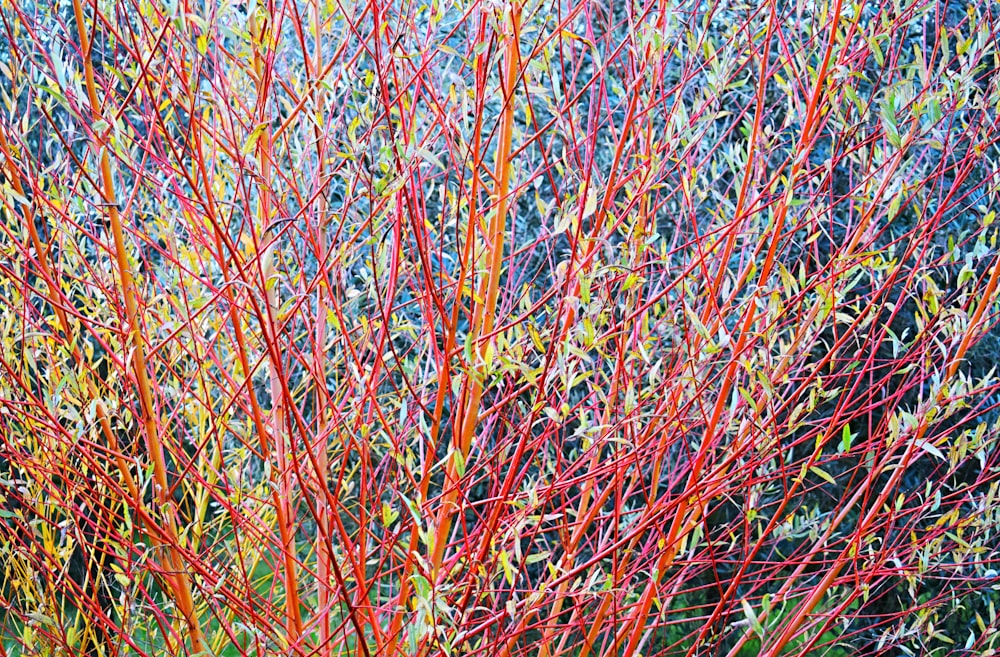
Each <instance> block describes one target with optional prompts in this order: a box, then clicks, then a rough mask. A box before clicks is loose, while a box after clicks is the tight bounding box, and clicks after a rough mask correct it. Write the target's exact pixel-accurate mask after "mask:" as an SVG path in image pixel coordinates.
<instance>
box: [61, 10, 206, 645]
mask: <svg viewBox="0 0 1000 657" xmlns="http://www.w3.org/2000/svg"><path fill="white" fill-rule="evenodd" d="M73 13H74V16H75V18H76V25H77V31H78V34H79V37H80V50H81V52H82V53H83V67H84V76H85V78H86V85H87V97H88V99H89V101H90V111H91V117H92V118H93V120H94V121H95V122H97V121H99V120H100V119H101V110H100V101H99V100H98V97H97V85H96V83H95V81H94V67H93V64H92V62H91V59H90V36H89V35H88V34H87V27H86V23H85V21H84V15H83V7H82V5H81V4H80V0H73ZM95 22H96V21H95ZM94 141H95V143H94V144H93V145H94V148H95V150H96V151H97V152H98V153H99V156H100V162H101V197H102V201H103V203H104V205H105V207H107V208H108V218H109V220H110V223H111V233H112V235H113V237H114V242H115V259H116V265H117V269H118V275H119V277H120V278H121V284H122V292H123V296H124V297H125V311H126V315H127V320H128V337H129V342H130V343H131V346H132V367H133V369H134V370H135V377H136V381H137V383H138V387H139V399H140V404H141V413H142V421H143V428H144V436H145V441H146V451H147V452H148V454H149V457H150V459H151V460H152V463H153V477H154V479H155V487H154V495H155V497H156V502H157V506H158V507H159V508H160V509H164V510H165V512H166V518H164V522H165V524H166V527H165V528H164V529H165V530H166V534H167V536H168V537H169V541H168V544H167V545H165V546H164V547H165V549H166V554H167V558H166V561H167V564H168V566H169V568H170V570H171V571H172V573H173V574H172V576H170V577H168V578H167V581H168V582H169V586H170V589H171V591H170V593H171V595H172V596H173V598H174V601H175V602H176V604H177V607H178V609H180V611H181V613H182V614H183V615H184V618H185V621H186V622H187V626H188V635H189V637H190V640H191V648H192V650H193V651H194V652H196V653H198V652H202V651H204V649H205V644H204V639H203V635H202V631H201V626H200V624H199V621H198V617H197V615H196V614H195V608H194V599H193V596H192V593H191V582H190V580H189V579H188V575H187V571H186V570H185V567H184V563H183V562H182V560H181V558H180V555H179V554H178V552H177V547H176V546H177V526H176V517H175V513H176V511H175V509H174V506H173V501H172V500H171V499H170V498H168V496H167V490H168V483H167V466H166V461H165V459H164V455H163V445H162V443H161V441H160V435H159V429H158V427H157V424H156V416H155V408H154V406H153V393H152V385H151V382H150V380H149V377H148V375H147V373H146V348H145V344H144V343H143V340H142V334H141V331H140V326H139V304H138V300H137V294H136V290H135V281H134V279H133V276H132V269H131V265H130V264H129V262H128V255H127V254H126V252H125V236H124V232H123V230H122V222H121V216H120V214H119V211H118V200H117V197H116V195H115V189H114V178H113V177H112V175H111V158H110V156H109V155H108V148H107V145H106V144H105V143H103V137H102V136H100V135H96V134H95V140H94Z"/></svg>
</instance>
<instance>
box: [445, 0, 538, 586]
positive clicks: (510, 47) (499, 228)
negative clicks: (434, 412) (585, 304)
mask: <svg viewBox="0 0 1000 657" xmlns="http://www.w3.org/2000/svg"><path fill="white" fill-rule="evenodd" d="M520 17H521V9H520V7H519V6H518V5H516V4H513V5H511V11H510V27H511V32H510V34H509V35H507V40H506V41H507V50H506V52H505V55H504V72H503V80H502V83H501V84H502V92H503V96H504V107H503V113H502V114H501V117H500V133H499V140H500V141H499V144H498V145H497V151H496V161H495V177H496V181H497V182H496V185H495V186H494V188H493V195H494V197H495V199H496V211H495V212H494V214H493V216H492V217H491V218H490V225H489V229H488V233H487V236H486V240H487V242H486V255H487V263H488V267H489V270H488V271H487V275H486V277H485V278H483V279H482V281H481V282H480V285H479V298H480V299H482V302H481V303H478V304H477V305H476V309H475V311H474V313H473V323H472V325H473V342H474V343H475V344H476V354H477V355H478V359H477V362H476V366H475V369H474V372H473V375H472V376H471V380H470V381H468V395H467V396H466V403H465V405H464V409H463V411H462V414H461V416H460V417H459V418H458V422H457V429H458V430H457V431H456V432H455V435H456V436H457V438H458V441H457V444H455V446H454V449H455V452H454V453H453V454H452V456H451V458H449V460H448V469H447V475H446V479H445V489H446V491H447V492H446V494H445V496H444V501H443V502H442V505H441V511H440V515H439V517H438V524H437V529H436V531H435V532H434V553H433V555H432V558H431V565H432V566H433V570H434V572H435V573H436V572H437V570H438V569H439V568H440V567H441V561H442V560H443V559H444V550H445V547H446V545H447V543H448V535H449V534H450V532H451V522H452V517H453V516H454V511H455V502H456V500H457V498H458V472H457V469H456V468H457V465H456V463H457V458H458V457H457V456H456V455H455V454H456V453H460V454H461V457H462V459H463V460H464V459H465V457H467V456H468V454H469V449H470V448H471V446H472V437H473V434H474V433H475V430H476V425H477V424H478V421H479V404H480V401H481V400H482V396H483V385H484V379H485V377H486V357H487V350H488V348H489V341H488V340H487V339H486V338H487V337H488V336H489V334H490V333H492V332H493V324H494V321H495V317H496V304H497V296H498V293H499V287H500V270H501V269H502V267H503V251H504V234H505V232H506V225H507V211H508V206H509V203H510V200H509V198H508V195H509V193H510V155H511V142H512V139H513V130H514V87H515V85H516V84H517V76H518V70H519V65H520V52H519V38H520V34H519V33H520V23H519V21H520ZM474 231H475V226H474V225H470V226H469V235H470V236H471V235H473V234H474Z"/></svg>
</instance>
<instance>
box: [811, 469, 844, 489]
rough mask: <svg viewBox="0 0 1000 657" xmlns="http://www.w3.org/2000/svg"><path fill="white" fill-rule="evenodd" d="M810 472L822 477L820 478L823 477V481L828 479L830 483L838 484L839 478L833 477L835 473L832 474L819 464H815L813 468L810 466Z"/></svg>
mask: <svg viewBox="0 0 1000 657" xmlns="http://www.w3.org/2000/svg"><path fill="white" fill-rule="evenodd" d="M809 472H811V473H813V474H814V475H816V476H817V477H819V478H820V479H822V480H823V481H826V482H828V483H831V484H833V485H834V486H836V485H837V480H836V479H834V478H833V475H831V474H830V473H829V472H827V471H826V470H823V469H822V468H820V467H819V466H815V465H814V466H812V467H811V468H809Z"/></svg>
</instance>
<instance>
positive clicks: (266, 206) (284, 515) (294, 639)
mask: <svg viewBox="0 0 1000 657" xmlns="http://www.w3.org/2000/svg"><path fill="white" fill-rule="evenodd" d="M272 29H274V28H273V26H271V25H268V29H266V30H265V31H263V32H261V30H260V26H259V25H258V23H257V17H256V16H250V34H251V36H252V38H253V40H254V42H255V43H254V72H255V74H256V77H257V80H256V82H257V93H258V94H259V96H260V98H259V99H258V102H257V108H258V112H259V115H258V117H257V118H258V120H259V121H260V123H261V124H263V125H265V128H264V130H263V133H262V134H261V136H260V139H259V140H258V142H257V148H258V152H259V155H260V157H259V160H260V168H261V178H262V182H261V186H260V190H259V194H258V199H257V224H258V226H259V227H260V229H261V230H262V231H266V229H267V227H268V222H269V221H270V219H271V125H270V122H269V117H268V114H267V108H268V103H267V100H266V99H267V95H268V93H269V84H268V82H269V80H270V75H271V72H270V70H269V67H270V62H267V61H265V58H264V57H261V52H260V46H261V45H264V47H265V48H266V49H267V51H270V41H271V38H272V37H271V30H272ZM265 239H266V237H265ZM262 260H263V262H262V264H261V277H262V280H263V284H264V291H265V296H266V297H267V313H266V315H267V323H268V325H267V326H266V327H262V328H263V330H264V334H265V335H266V339H267V340H269V341H270V342H271V345H272V349H269V350H268V353H269V354H271V367H270V379H271V381H270V383H271V435H272V437H273V440H274V452H275V455H276V457H277V466H278V487H279V488H278V495H277V505H276V509H275V512H276V516H277V522H278V533H279V535H280V538H281V552H282V558H283V561H284V579H285V615H286V628H285V629H286V630H287V632H288V641H289V643H290V644H291V645H292V646H296V645H297V644H298V641H299V638H300V637H301V635H302V611H301V609H300V604H299V587H298V578H297V575H296V563H297V557H296V553H297V549H296V543H295V534H294V530H293V528H292V526H291V525H292V518H291V516H292V513H291V485H290V483H289V481H288V465H289V464H288V456H289V455H288V444H287V443H286V441H285V440H284V439H283V433H284V410H285V409H284V403H285V399H284V394H283V392H282V385H281V379H280V374H279V366H280V364H281V363H280V362H279V361H277V360H276V358H277V357H280V355H276V354H275V351H276V348H277V339H278V335H277V327H276V324H275V321H274V318H275V317H276V316H277V313H278V307H279V303H278V284H277V280H276V279H275V270H274V241H273V239H272V240H271V242H270V243H268V244H267V245H266V246H265V250H264V254H263V258H262ZM295 649H296V650H297V649H298V648H295Z"/></svg>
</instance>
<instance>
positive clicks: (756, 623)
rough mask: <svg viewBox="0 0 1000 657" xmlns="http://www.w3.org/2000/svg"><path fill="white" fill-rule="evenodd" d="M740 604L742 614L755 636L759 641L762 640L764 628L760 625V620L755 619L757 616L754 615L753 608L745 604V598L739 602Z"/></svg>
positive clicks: (747, 603)
mask: <svg viewBox="0 0 1000 657" xmlns="http://www.w3.org/2000/svg"><path fill="white" fill-rule="evenodd" d="M740 604H741V605H742V606H743V614H744V615H745V616H746V617H747V621H749V622H750V627H752V628H753V631H754V632H755V633H756V634H757V636H758V637H760V638H761V640H763V639H764V626H763V625H761V623H760V619H759V618H757V614H756V613H754V610H753V607H752V606H751V605H750V603H749V602H747V600H746V598H743V599H742V600H740Z"/></svg>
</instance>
